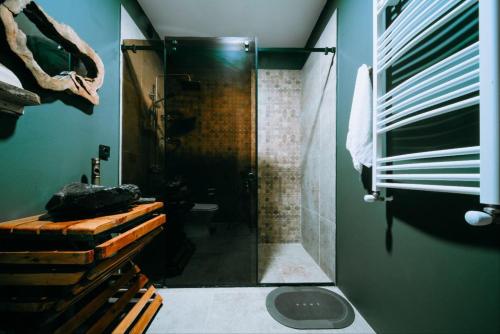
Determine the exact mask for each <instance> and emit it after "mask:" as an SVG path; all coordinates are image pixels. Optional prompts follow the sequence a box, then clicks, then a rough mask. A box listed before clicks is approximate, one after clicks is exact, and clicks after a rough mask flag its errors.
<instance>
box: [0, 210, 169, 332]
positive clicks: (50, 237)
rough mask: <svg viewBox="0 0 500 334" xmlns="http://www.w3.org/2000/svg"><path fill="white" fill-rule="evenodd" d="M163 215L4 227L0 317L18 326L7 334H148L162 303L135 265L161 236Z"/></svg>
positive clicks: (40, 219) (33, 220) (137, 213)
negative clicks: (137, 259)
mask: <svg viewBox="0 0 500 334" xmlns="http://www.w3.org/2000/svg"><path fill="white" fill-rule="evenodd" d="M162 207H163V205H162V203H152V204H142V205H137V206H134V207H133V208H131V210H129V211H128V212H124V213H119V214H114V215H108V216H103V217H96V218H91V219H82V220H74V221H66V222H61V221H52V220H51V219H50V217H48V216H47V215H36V216H32V217H27V218H23V219H18V220H14V221H9V222H3V223H0V238H1V240H2V242H1V243H0V265H1V266H0V290H1V292H2V293H1V296H0V317H2V319H13V320H12V321H13V322H12V323H7V322H3V323H1V324H0V332H1V331H4V330H7V331H8V330H11V329H14V331H21V332H30V331H32V330H34V328H36V332H41V333H45V332H47V333H52V332H55V333H73V332H82V331H83V332H88V333H111V332H113V333H125V332H130V333H142V332H143V331H145V329H146V328H147V326H148V324H149V323H150V322H151V321H152V319H153V317H154V315H155V314H156V312H157V311H158V308H159V307H160V306H161V304H162V299H161V296H160V295H158V293H157V292H156V290H155V288H154V287H153V286H152V285H151V284H150V282H149V280H148V278H147V277H146V276H145V275H144V274H142V273H141V270H140V268H138V267H137V266H136V265H135V264H134V263H133V262H132V261H133V258H134V257H135V256H136V255H137V254H138V253H139V252H140V251H141V250H142V249H143V248H144V247H145V246H146V245H147V244H148V243H149V242H151V241H152V240H153V239H154V238H155V237H157V236H158V235H159V234H160V232H161V231H162V229H163V225H164V224H165V222H166V216H165V215H164V214H161V213H160V212H159V210H161V209H162ZM27 236H29V239H26V237H27ZM82 240H83V241H82ZM75 241H78V242H75ZM50 245H57V247H58V248H57V249H50ZM14 319H22V321H21V322H16V321H14ZM30 326H34V327H30Z"/></svg>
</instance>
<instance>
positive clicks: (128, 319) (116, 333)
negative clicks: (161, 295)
mask: <svg viewBox="0 0 500 334" xmlns="http://www.w3.org/2000/svg"><path fill="white" fill-rule="evenodd" d="M155 292H156V289H155V287H154V286H152V285H151V286H150V287H149V289H148V290H147V291H146V293H144V294H143V295H142V297H141V298H140V299H139V301H138V302H137V303H136V304H135V305H134V307H133V308H132V309H131V310H130V311H129V312H128V314H127V315H126V316H125V317H124V318H123V319H122V321H121V322H120V323H119V324H118V326H116V328H115V329H114V330H113V334H122V333H125V332H126V331H127V329H128V328H129V327H130V325H131V324H132V323H133V322H134V321H135V319H136V318H137V316H138V315H139V314H140V313H141V311H142V309H143V308H144V306H146V304H147V303H148V301H149V299H150V298H151V296H152V295H153V294H154V293H155Z"/></svg>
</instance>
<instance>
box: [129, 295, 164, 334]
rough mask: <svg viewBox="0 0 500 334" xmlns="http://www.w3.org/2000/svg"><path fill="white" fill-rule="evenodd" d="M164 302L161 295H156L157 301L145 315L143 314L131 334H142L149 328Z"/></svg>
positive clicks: (152, 303)
mask: <svg viewBox="0 0 500 334" xmlns="http://www.w3.org/2000/svg"><path fill="white" fill-rule="evenodd" d="M162 302H163V299H162V298H161V296H160V295H159V294H156V297H155V299H154V300H153V301H152V302H151V304H149V306H148V308H147V309H146V311H144V313H143V314H142V316H141V318H140V319H139V320H138V321H137V323H136V324H135V325H134V327H133V328H132V330H130V334H136V333H137V334H142V333H144V331H145V330H146V328H147V327H148V325H149V323H150V322H151V320H153V317H154V316H155V315H156V312H157V311H158V309H159V308H160V306H161V304H162Z"/></svg>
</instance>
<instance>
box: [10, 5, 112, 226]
mask: <svg viewBox="0 0 500 334" xmlns="http://www.w3.org/2000/svg"><path fill="white" fill-rule="evenodd" d="M37 3H38V4H39V5H41V6H42V7H43V8H44V10H45V11H46V12H47V13H48V14H49V15H51V16H52V17H54V18H55V19H56V20H57V21H59V22H63V23H67V24H69V25H71V26H72V27H73V29H74V30H75V31H76V32H77V33H78V34H79V35H80V37H81V38H82V39H83V40H85V41H86V42H87V43H88V44H89V45H90V46H91V47H92V48H93V49H94V50H96V52H97V53H98V54H99V55H100V57H101V58H102V60H103V62H104V66H105V69H106V76H105V79H104V85H103V87H102V88H101V90H100V91H99V95H100V101H101V102H100V105H99V106H97V107H95V109H94V112H93V114H92V115H87V114H85V113H83V112H82V111H80V110H78V109H75V108H74V107H71V106H67V105H65V104H63V103H62V102H59V101H57V102H54V103H51V104H45V105H41V106H36V107H29V108H26V109H25V114H24V116H21V117H20V118H19V119H18V120H17V122H16V123H15V124H13V121H12V120H11V119H10V120H9V119H6V118H3V117H2V118H1V119H0V161H1V173H0V221H2V220H6V219H12V218H16V217H21V216H25V215H29V214H35V213H38V212H41V211H42V210H43V208H44V206H45V203H46V202H47V201H48V199H49V198H50V196H51V195H52V194H53V193H54V192H55V191H57V190H58V189H59V188H61V187H62V186H63V185H65V184H67V183H69V182H72V181H79V180H80V177H81V176H82V175H83V174H85V175H87V176H88V177H90V175H89V174H90V159H91V158H92V157H94V156H97V153H98V145H99V144H106V145H109V146H111V157H110V159H109V161H104V162H103V163H102V180H103V184H106V185H116V184H117V183H118V149H119V147H118V145H119V141H118V140H119V101H120V100H119V99H120V88H119V84H120V83H119V78H120V75H119V60H120V53H119V52H120V48H119V47H120V0H105V1H103V0H84V1H82V0H64V1H54V0H38V1H37Z"/></svg>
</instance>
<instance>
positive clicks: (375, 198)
mask: <svg viewBox="0 0 500 334" xmlns="http://www.w3.org/2000/svg"><path fill="white" fill-rule="evenodd" d="M363 200H364V201H365V202H366V203H375V202H391V201H392V200H393V197H392V196H387V197H383V196H381V195H380V191H372V192H371V193H370V194H367V195H365V196H364V197H363Z"/></svg>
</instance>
